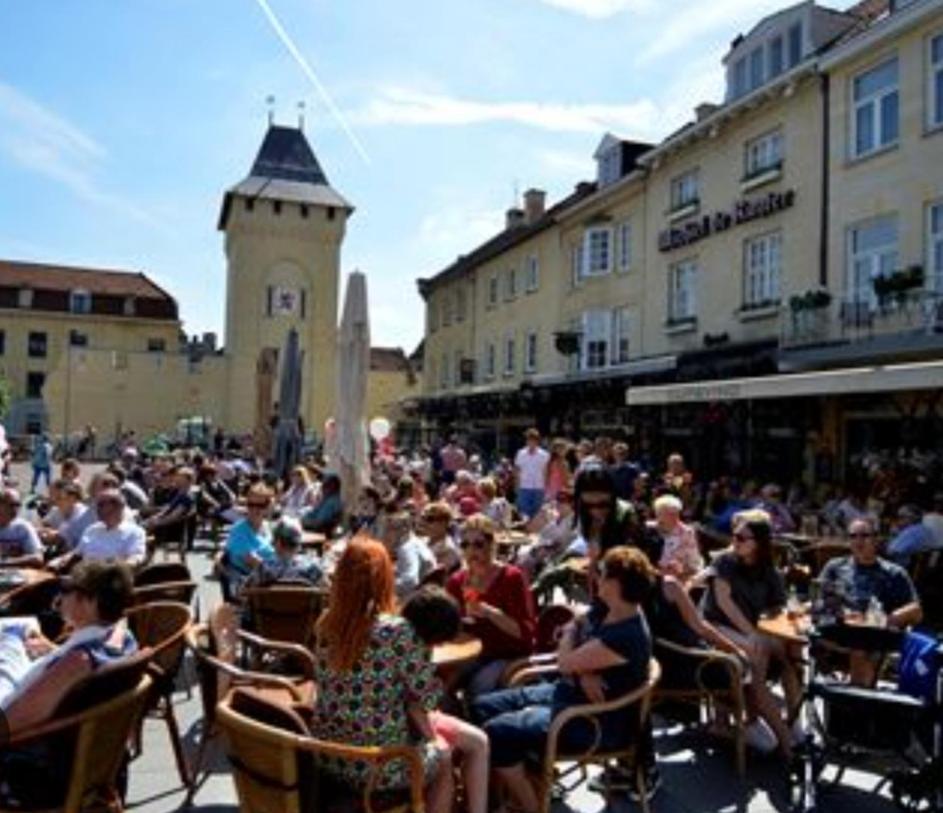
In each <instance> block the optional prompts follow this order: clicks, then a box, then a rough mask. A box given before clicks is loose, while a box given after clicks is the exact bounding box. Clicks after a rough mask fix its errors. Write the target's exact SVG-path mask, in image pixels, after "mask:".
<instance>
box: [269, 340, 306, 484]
mask: <svg viewBox="0 0 943 813" xmlns="http://www.w3.org/2000/svg"><path fill="white" fill-rule="evenodd" d="M301 361H302V353H301V350H300V349H299V346H298V331H297V330H295V329H294V328H292V329H291V330H289V331H288V336H287V337H286V338H285V349H284V353H283V355H282V374H281V380H280V381H279V388H278V426H277V427H276V429H275V473H276V474H278V475H279V477H283V478H284V477H287V476H288V472H289V471H290V470H291V468H292V467H293V466H295V465H296V464H297V463H298V460H299V459H300V457H301V432H299V430H298V410H299V408H300V407H301Z"/></svg>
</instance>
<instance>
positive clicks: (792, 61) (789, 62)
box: [783, 20, 804, 68]
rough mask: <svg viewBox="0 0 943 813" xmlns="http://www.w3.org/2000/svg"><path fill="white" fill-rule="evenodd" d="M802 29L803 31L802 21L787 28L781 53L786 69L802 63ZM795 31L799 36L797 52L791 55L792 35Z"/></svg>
mask: <svg viewBox="0 0 943 813" xmlns="http://www.w3.org/2000/svg"><path fill="white" fill-rule="evenodd" d="M803 29H804V26H803V25H802V20H799V21H797V22H795V23H793V24H792V25H791V26H789V28H787V29H786V37H785V42H784V44H785V50H784V52H783V56H784V57H785V65H786V67H787V68H794V67H796V65H798V64H799V63H800V62H802V45H803V43H802V36H803V33H804V31H803ZM795 31H798V32H799V36H798V43H797V50H796V52H795V53H793V49H792V46H793V42H794V40H793V33H794V32H795Z"/></svg>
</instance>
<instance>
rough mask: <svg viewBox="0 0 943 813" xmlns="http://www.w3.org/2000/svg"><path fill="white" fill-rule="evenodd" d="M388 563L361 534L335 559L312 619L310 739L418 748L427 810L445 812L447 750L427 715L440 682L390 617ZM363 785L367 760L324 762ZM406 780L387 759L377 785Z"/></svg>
mask: <svg viewBox="0 0 943 813" xmlns="http://www.w3.org/2000/svg"><path fill="white" fill-rule="evenodd" d="M393 584H394V577H393V566H392V564H391V562H390V558H389V555H388V554H387V552H386V548H384V547H383V545H382V544H381V543H379V542H376V541H374V540H371V539H367V538H364V537H361V538H355V539H353V540H351V542H350V543H349V544H348V545H347V548H346V550H345V551H344V554H343V556H341V559H340V561H339V562H338V564H337V570H336V571H335V574H334V581H333V583H332V586H331V600H330V605H329V608H328V610H327V612H325V614H324V615H323V616H322V617H321V620H320V621H319V622H318V644H317V647H316V650H315V660H316V664H315V682H316V685H317V687H318V694H317V700H316V702H315V708H314V721H313V725H312V733H313V734H314V736H316V737H318V738H321V739H325V740H330V741H333V742H340V743H346V744H348V745H362V746H385V745H410V744H411V745H416V746H419V747H420V748H421V749H422V753H423V763H424V766H425V776H426V808H427V809H428V810H429V811H430V813H440V811H447V810H449V809H450V806H451V799H452V793H453V788H452V772H451V765H450V760H449V755H448V752H447V751H446V750H445V749H440V748H439V747H438V746H437V745H436V738H435V733H434V731H433V727H432V723H431V721H430V712H431V711H433V710H434V709H435V708H436V706H437V705H438V702H439V696H440V692H441V686H440V684H439V680H438V678H437V677H436V674H435V670H434V668H433V666H432V664H431V663H430V661H429V658H428V656H427V654H426V652H425V650H424V649H423V647H422V644H421V643H420V641H419V639H418V638H417V637H416V634H415V632H414V631H413V628H412V626H411V625H410V624H409V623H408V622H407V621H406V620H405V619H403V618H400V617H398V616H395V615H393V614H392V613H393V610H394V590H393ZM326 767H327V768H328V769H329V770H330V771H331V772H332V773H333V774H334V775H335V776H337V778H339V779H341V780H343V781H345V782H349V783H351V784H354V785H357V786H360V787H363V786H364V785H366V783H367V781H368V777H369V775H370V765H369V764H367V763H356V762H340V761H338V762H337V763H336V764H334V765H330V764H328V765H327V766H326ZM408 784H409V776H408V774H407V770H406V763H405V762H403V761H402V760H391V761H390V762H388V763H386V764H385V765H384V766H383V768H382V769H381V774H380V781H378V782H377V783H376V786H377V787H378V788H402V787H406V786H408Z"/></svg>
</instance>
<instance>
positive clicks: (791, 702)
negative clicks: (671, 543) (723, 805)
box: [704, 509, 800, 757]
mask: <svg viewBox="0 0 943 813" xmlns="http://www.w3.org/2000/svg"><path fill="white" fill-rule="evenodd" d="M731 541H732V544H731V547H730V549H728V550H726V551H724V552H723V553H721V554H720V555H719V556H718V557H717V558H716V559H714V561H713V563H712V564H711V566H710V573H711V576H710V586H709V589H708V591H707V593H706V594H705V596H704V618H705V619H706V620H707V621H709V622H711V623H712V624H713V625H714V626H715V627H717V629H718V631H719V632H720V633H721V634H722V635H724V636H725V637H726V638H728V639H729V640H731V641H733V642H734V643H735V644H737V645H738V646H740V647H742V648H743V649H744V650H745V651H746V653H747V656H748V657H749V659H750V667H751V671H752V680H751V682H750V686H749V690H748V694H747V700H748V701H749V703H750V706H751V713H752V715H753V716H754V717H755V716H756V714H757V713H759V715H760V716H761V717H762V718H763V719H764V720H765V721H766V722H767V723H768V724H769V725H770V727H771V728H772V729H773V733H774V734H775V735H776V740H777V742H778V744H779V749H780V751H782V753H783V755H784V756H786V757H791V756H792V738H791V735H790V732H789V728H788V727H787V726H786V723H785V722H784V720H783V718H782V715H781V714H780V712H779V707H778V706H777V704H776V701H775V699H774V698H773V695H772V693H771V692H770V689H769V687H768V686H767V685H766V673H767V671H768V669H769V664H770V661H771V660H775V661H778V662H779V663H780V664H781V665H782V667H783V668H782V683H783V690H784V692H785V695H786V702H787V707H788V708H789V709H793V708H796V705H797V703H798V702H799V697H800V688H799V678H798V675H797V674H796V670H795V667H794V665H793V661H792V658H791V657H790V653H789V652H788V651H787V646H786V644H785V643H784V642H783V641H779V640H776V639H773V638H770V637H769V636H767V635H763V634H762V633H761V632H760V631H759V629H757V622H758V621H759V619H760V616H761V615H764V614H772V613H774V612H776V611H777V610H779V609H780V608H781V607H783V606H784V605H785V603H786V588H785V584H784V582H783V577H782V575H781V574H780V572H779V570H777V568H776V565H775V563H774V561H773V530H772V525H771V523H770V518H769V514H767V513H766V512H765V511H761V510H759V509H751V510H749V511H741V512H739V513H737V514H735V515H734V517H733V535H732V537H731Z"/></svg>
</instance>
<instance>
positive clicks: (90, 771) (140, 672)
mask: <svg viewBox="0 0 943 813" xmlns="http://www.w3.org/2000/svg"><path fill="white" fill-rule="evenodd" d="M150 656H151V653H150V651H149V650H142V651H140V652H138V653H137V654H136V655H134V656H132V657H130V658H127V659H125V660H123V661H121V662H120V663H116V664H114V665H110V666H106V667H104V668H102V669H100V670H98V671H97V672H95V673H94V674H92V675H89V676H88V677H86V678H85V679H84V680H82V681H81V682H80V683H78V684H77V685H76V686H75V687H73V688H72V689H71V690H70V691H69V692H68V694H66V696H65V697H64V698H63V699H62V701H61V702H60V703H59V705H58V707H57V708H56V711H55V713H54V714H53V716H52V718H51V719H50V721H48V722H46V723H41V724H40V725H37V726H35V727H34V728H31V729H29V730H27V731H22V732H17V733H16V734H14V735H13V737H12V738H11V739H9V740H8V741H7V742H5V743H4V744H3V745H2V746H0V753H4V752H13V753H16V752H25V753H26V754H27V757H28V758H27V761H26V762H25V763H24V768H25V769H29V768H33V769H34V770H38V769H37V768H36V767H35V766H33V764H32V759H33V757H29V756H28V755H29V753H30V751H35V749H42V750H44V751H45V752H46V753H49V754H52V755H54V758H55V760H56V761H55V764H56V766H58V767H61V768H62V770H65V771H66V772H67V774H68V775H67V776H62V777H59V778H61V779H62V780H63V781H64V784H65V795H64V798H63V799H60V800H59V801H57V802H56V803H55V804H54V805H53V807H54V809H55V811H56V813H87V811H93V810H94V811H108V813H119V811H122V810H123V809H124V808H123V806H122V800H121V797H120V794H119V791H118V776H119V774H120V772H121V769H122V766H123V765H124V764H125V762H126V759H127V745H128V741H129V739H130V737H131V735H132V733H133V732H134V730H135V729H136V727H137V726H138V724H139V721H140V719H141V716H142V715H143V714H144V710H145V708H146V706H147V703H148V701H149V699H150V697H151V689H152V686H153V683H152V680H151V677H150V675H148V674H147V669H148V662H149V659H150ZM31 781H32V782H33V785H34V786H35V785H37V784H38V783H41V782H42V781H43V777H42V776H40V775H38V774H37V776H36V778H35V779H34V780H31ZM31 809H32V808H31ZM0 813H12V811H7V810H0ZM49 813H51V811H49Z"/></svg>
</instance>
